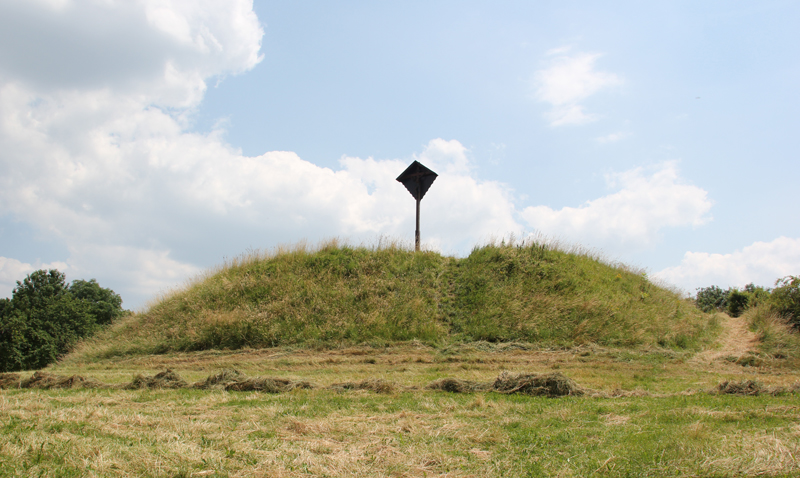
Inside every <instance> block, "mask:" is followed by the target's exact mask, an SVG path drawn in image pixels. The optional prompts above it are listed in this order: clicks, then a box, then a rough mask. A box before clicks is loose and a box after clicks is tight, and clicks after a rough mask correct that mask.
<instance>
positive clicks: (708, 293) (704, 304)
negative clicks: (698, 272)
mask: <svg viewBox="0 0 800 478" xmlns="http://www.w3.org/2000/svg"><path fill="white" fill-rule="evenodd" d="M729 291H730V289H728V290H722V289H721V288H719V287H718V286H715V285H712V286H711V287H700V288H698V289H697V296H696V299H695V304H697V307H698V308H699V309H700V310H702V311H703V312H712V311H715V310H723V309H724V308H725V307H726V305H727V303H728V292H729Z"/></svg>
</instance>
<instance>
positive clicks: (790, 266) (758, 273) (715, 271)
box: [654, 236, 800, 292]
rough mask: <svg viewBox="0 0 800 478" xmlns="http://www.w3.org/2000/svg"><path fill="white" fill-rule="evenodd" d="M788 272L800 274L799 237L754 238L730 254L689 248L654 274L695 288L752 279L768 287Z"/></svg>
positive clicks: (747, 282) (685, 286)
mask: <svg viewBox="0 0 800 478" xmlns="http://www.w3.org/2000/svg"><path fill="white" fill-rule="evenodd" d="M787 275H800V238H789V237H783V236H781V237H779V238H777V239H775V240H773V241H771V242H754V243H753V244H751V245H749V246H747V247H744V248H742V249H741V250H736V251H734V252H733V253H731V254H717V253H708V252H686V254H685V255H684V256H683V260H682V261H681V263H680V265H678V266H675V267H668V268H666V269H664V270H662V271H659V272H658V273H657V274H654V277H658V278H659V279H662V280H664V281H665V282H668V283H670V284H674V285H677V286H679V287H682V288H684V289H685V290H687V291H689V292H694V291H695V290H696V289H697V288H698V287H708V286H711V285H718V286H720V287H723V288H727V287H743V286H745V285H746V284H749V283H751V282H752V283H754V284H756V285H761V286H767V287H769V286H772V285H774V283H775V280H776V279H779V278H781V277H785V276H787Z"/></svg>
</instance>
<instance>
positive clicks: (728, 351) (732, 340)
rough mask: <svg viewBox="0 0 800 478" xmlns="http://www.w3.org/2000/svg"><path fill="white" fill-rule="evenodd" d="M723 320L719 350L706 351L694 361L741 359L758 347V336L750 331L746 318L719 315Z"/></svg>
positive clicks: (696, 356)
mask: <svg viewBox="0 0 800 478" xmlns="http://www.w3.org/2000/svg"><path fill="white" fill-rule="evenodd" d="M718 317H720V318H721V319H722V320H721V321H720V325H721V326H722V328H723V330H722V333H721V334H720V339H719V348H716V349H713V350H706V351H704V352H701V353H699V354H697V355H695V357H694V360H696V361H700V362H713V361H715V360H719V359H721V358H724V357H731V356H732V357H741V356H743V355H746V354H748V353H750V352H753V351H754V350H755V348H756V346H757V345H758V336H757V335H756V334H755V333H754V332H752V331H750V329H749V327H748V325H747V321H746V320H745V319H744V317H742V316H739V317H731V316H729V315H728V314H723V313H720V314H719V315H718Z"/></svg>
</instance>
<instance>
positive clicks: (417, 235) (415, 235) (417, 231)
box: [414, 195, 420, 252]
mask: <svg viewBox="0 0 800 478" xmlns="http://www.w3.org/2000/svg"><path fill="white" fill-rule="evenodd" d="M419 203H420V198H419V195H417V230H416V231H415V232H414V250H415V251H417V252H419Z"/></svg>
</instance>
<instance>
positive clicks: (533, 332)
mask: <svg viewBox="0 0 800 478" xmlns="http://www.w3.org/2000/svg"><path fill="white" fill-rule="evenodd" d="M714 329H715V322H714V319H713V318H712V316H710V315H705V314H703V313H701V312H700V311H699V310H697V309H696V308H695V307H694V306H693V305H692V304H691V303H689V302H687V301H684V300H682V299H681V298H680V297H679V296H678V295H677V294H676V293H674V292H672V291H670V290H667V289H665V288H662V287H658V286H657V285H655V284H653V283H652V282H650V281H649V280H648V279H647V277H646V276H645V275H644V274H642V273H638V272H636V271H632V270H630V269H629V268H627V267H625V266H622V265H618V264H617V265H609V264H607V263H604V262H603V261H601V260H599V259H598V258H597V257H594V256H592V255H591V254H587V253H574V252H565V251H563V250H560V249H559V248H558V247H555V246H552V245H548V244H543V243H535V242H532V243H523V244H500V245H496V244H494V245H486V246H483V247H480V248H476V249H475V250H473V252H472V253H471V254H470V255H469V256H468V257H466V258H461V259H459V258H454V257H446V256H442V255H440V254H438V253H435V252H418V253H414V252H413V251H409V250H407V249H404V248H402V247H398V246H396V245H389V246H388V247H376V248H367V247H350V246H346V245H339V244H338V243H337V242H335V241H333V242H330V243H328V244H326V245H324V246H322V247H320V248H319V249H318V250H313V251H312V250H308V249H307V248H306V247H303V246H300V247H296V248H295V249H293V250H280V251H276V252H273V253H271V254H264V253H251V254H249V255H246V256H243V257H241V258H238V259H236V260H233V261H231V262H229V263H227V264H225V265H223V266H222V267H220V268H219V269H217V270H216V271H213V272H209V273H208V274H206V275H205V276H204V277H201V278H199V279H197V280H196V281H194V283H192V284H190V285H188V286H187V287H186V288H184V289H183V290H180V291H176V292H174V293H172V294H170V295H168V296H166V297H164V298H162V299H161V300H159V301H157V302H156V303H154V304H153V305H152V306H151V307H150V308H149V309H148V310H146V311H144V312H142V313H139V314H133V315H131V316H128V317H126V318H124V319H123V320H121V321H120V322H118V323H116V324H114V325H113V326H112V327H110V328H109V329H107V330H106V331H105V332H103V333H102V334H100V335H99V336H96V337H95V338H93V339H91V340H89V341H87V342H84V343H83V344H81V345H80V346H79V347H78V349H77V350H76V351H75V353H76V354H78V355H80V356H82V357H84V358H89V357H94V358H108V357H113V356H120V355H129V354H151V353H166V352H170V351H193V350H207V349H238V348H244V347H274V346H301V347H338V346H344V345H352V344H363V343H367V344H372V345H385V344H390V343H394V342H399V341H410V340H419V341H422V342H424V343H428V344H436V345H440V346H445V345H448V344H453V343H460V342H473V341H487V342H510V341H518V342H528V343H537V344H541V345H545V346H571V345H575V344H581V343H596V344H601V345H611V346H647V345H660V346H663V347H677V348H690V347H694V346H696V345H698V344H699V341H703V340H705V338H707V337H708V336H709V335H710V332H713V330H714Z"/></svg>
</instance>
